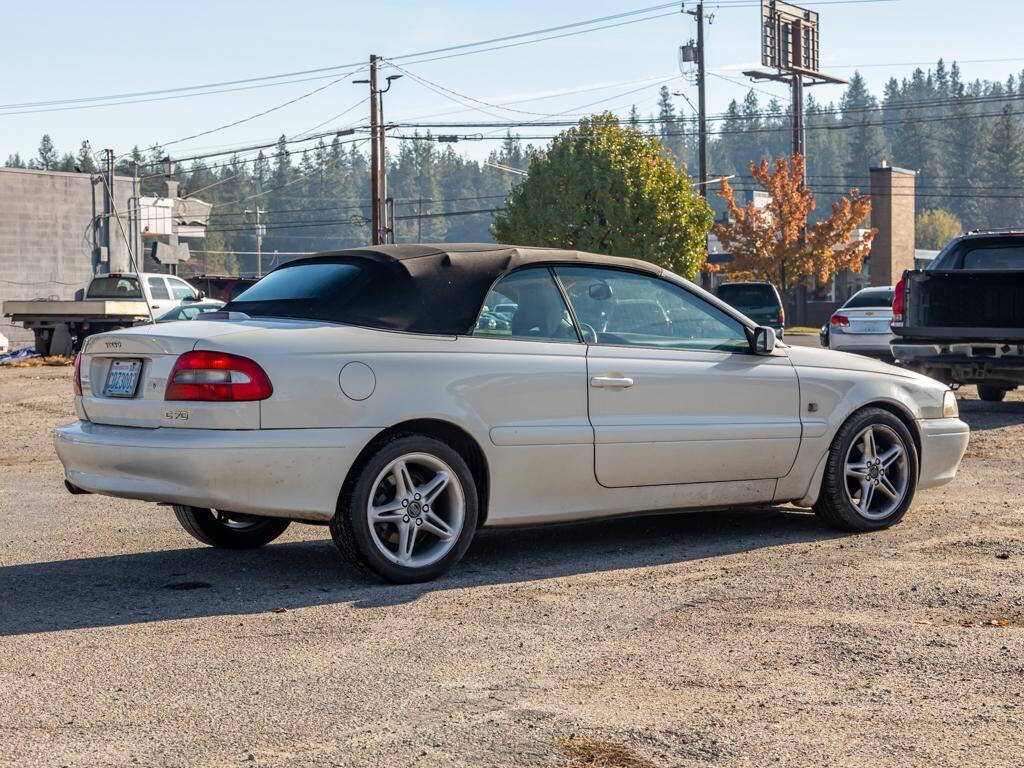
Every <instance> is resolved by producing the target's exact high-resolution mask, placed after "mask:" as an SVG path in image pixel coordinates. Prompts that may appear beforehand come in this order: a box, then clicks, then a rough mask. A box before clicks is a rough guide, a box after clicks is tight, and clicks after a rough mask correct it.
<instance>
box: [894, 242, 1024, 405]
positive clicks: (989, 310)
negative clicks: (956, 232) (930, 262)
mask: <svg viewBox="0 0 1024 768" xmlns="http://www.w3.org/2000/svg"><path fill="white" fill-rule="evenodd" d="M1018 259H1019V263H1020V266H1019V267H1018V268H1003V267H1009V266H1010V265H1013V266H1015V264H1016V261H1017V260H1018ZM975 265H976V266H975ZM972 266H973V267H974V268H972ZM992 266H998V267H1000V268H995V269H993V268H991V267H992ZM892 331H893V333H894V334H895V337H896V338H895V339H894V340H893V342H892V346H891V349H892V354H893V357H894V358H895V359H896V362H897V364H899V365H902V366H904V367H906V368H911V369H913V370H916V371H918V372H920V373H924V374H925V375H927V376H931V377H933V378H936V379H939V380H940V381H945V382H947V383H949V384H950V385H953V386H955V385H958V384H977V385H978V391H979V394H980V395H981V397H982V399H985V400H1001V399H1002V398H1003V396H1004V395H1005V393H1006V392H1007V391H1009V390H1011V389H1013V388H1014V387H1016V386H1018V385H1020V384H1024V237H1022V236H1021V234H1019V233H1016V232H1013V233H1009V232H1006V233H995V232H987V233H970V234H968V235H965V236H963V237H961V238H957V239H956V240H954V241H953V242H952V243H950V245H948V246H947V247H946V248H945V249H943V251H942V252H941V253H940V254H939V255H938V256H937V257H936V263H935V264H934V266H932V267H930V268H929V269H925V270H913V271H908V272H905V273H904V274H903V279H902V280H900V283H899V284H898V285H897V287H896V301H895V302H894V304H893V325H892Z"/></svg>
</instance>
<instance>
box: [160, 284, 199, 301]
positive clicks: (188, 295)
mask: <svg viewBox="0 0 1024 768" xmlns="http://www.w3.org/2000/svg"><path fill="white" fill-rule="evenodd" d="M166 280H167V287H168V288H170V290H171V299H172V301H171V306H174V307H178V306H181V305H182V304H183V303H184V302H185V301H195V300H196V299H197V298H198V295H197V294H196V289H195V288H193V287H192V286H191V285H189V284H188V283H186V282H185V281H184V280H182V279H181V278H179V277H168V278H166Z"/></svg>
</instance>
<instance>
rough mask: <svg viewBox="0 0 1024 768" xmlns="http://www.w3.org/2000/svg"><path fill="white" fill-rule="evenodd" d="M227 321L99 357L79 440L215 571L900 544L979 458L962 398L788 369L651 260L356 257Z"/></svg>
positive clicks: (886, 375)
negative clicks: (724, 510) (777, 540)
mask: <svg viewBox="0 0 1024 768" xmlns="http://www.w3.org/2000/svg"><path fill="white" fill-rule="evenodd" d="M206 318H207V319H197V320H193V321H190V322H178V323H167V324H160V325H148V326H141V327H136V328H131V329H129V330H122V331H117V332H112V333H104V334H99V335H96V336H93V337H91V338H89V339H88V340H87V343H86V345H85V348H84V349H83V351H82V354H81V355H80V357H79V360H78V363H77V366H76V371H75V390H76V397H75V408H76V410H77V414H78V417H79V420H78V421H77V422H76V423H74V424H72V425H69V426H67V427H62V428H60V429H58V430H57V433H56V446H57V453H58V454H59V456H60V458H61V461H62V462H63V463H64V467H65V470H66V477H67V485H68V487H69V489H70V490H72V491H73V492H92V493H101V494H108V495H111V496H120V497H125V498H131V499H142V500H145V501H152V502H158V503H160V504H165V505H171V506H172V507H173V509H174V512H175V514H176V515H177V517H178V519H179V521H180V522H181V524H182V526H184V528H185V530H186V531H188V532H189V533H190V534H192V535H193V536H194V537H196V538H197V539H199V540H200V541H203V542H205V543H207V544H211V545H214V546H220V547H235V548H238V547H257V546H261V545H263V544H266V543H267V542H269V541H271V540H273V539H274V538H276V537H277V536H279V535H280V534H281V533H282V531H284V530H285V528H286V527H287V526H288V525H289V523H290V522H292V521H296V522H305V523H320V524H330V529H331V533H332V535H333V538H334V541H335V542H336V543H337V545H338V548H339V549H340V551H341V552H342V554H343V555H344V556H345V557H346V558H348V559H350V560H351V561H353V562H354V563H356V564H357V565H359V566H362V567H365V568H369V569H370V570H372V571H373V572H375V573H377V574H378V575H380V576H382V577H383V578H385V579H389V580H391V581H396V582H409V581H421V580H425V579H430V578H433V577H436V576H438V575H439V574H441V573H443V572H444V571H445V570H447V569H448V568H450V567H451V566H452V565H454V564H455V563H456V562H457V561H458V560H459V558H460V557H462V555H463V554H464V553H465V551H466V549H467V548H468V547H469V544H470V541H471V539H472V537H473V534H474V532H475V531H476V529H477V528H479V527H480V526H483V525H489V526H503V525H522V524H531V523H546V522H558V521H567V520H579V519H583V518H592V517H600V516H605V515H620V514H625V513H631V512H640V511H651V510H676V509H684V508H697V507H700V508H708V507H725V506H732V505H741V504H768V503H784V502H792V503H794V504H796V505H799V506H803V507H811V506H813V507H814V509H815V510H816V511H817V512H818V514H819V515H820V516H821V518H822V519H823V520H824V521H825V522H827V523H828V524H830V525H833V526H837V527H840V528H843V529H846V530H872V529H878V528H884V527H886V526H889V525H892V524H893V523H896V522H897V521H899V520H900V519H901V518H902V517H903V515H904V513H905V512H906V511H907V509H908V507H909V506H910V504H911V502H912V500H913V498H914V491H915V489H916V488H924V487H929V486H935V485H940V484H942V483H945V482H948V481H949V480H951V479H952V478H953V476H954V474H955V473H956V470H957V467H958V466H959V464H960V459H961V457H962V456H963V453H964V450H965V449H966V446H967V440H968V428H967V425H966V424H964V423H963V422H962V421H960V420H959V418H958V413H957V405H956V400H955V398H954V397H953V393H952V392H950V390H949V389H948V388H946V387H945V386H944V385H942V384H940V383H938V382H936V381H933V380H931V379H928V378H925V377H923V376H919V375H916V374H913V373H909V372H907V371H904V370H900V369H898V368H894V367H892V366H889V365H885V364H883V363H880V362H877V361H874V360H870V359H867V358H864V357H858V356H853V355H846V354H842V353H838V352H832V351H828V350H817V349H805V348H798V347H788V346H784V345H782V344H777V343H776V342H775V336H774V332H773V331H772V330H771V329H770V328H763V327H757V326H756V325H754V323H752V322H751V321H750V320H748V319H747V318H746V317H744V316H743V315H741V314H739V313H738V312H736V311H735V310H733V309H731V308H730V307H729V306H727V305H726V304H724V303H722V302H721V301H719V300H718V299H716V298H715V297H713V296H712V295H710V294H708V293H706V292H704V291H702V290H700V289H699V288H697V287H696V286H694V285H692V284H691V283H689V282H687V281H686V280H683V279H682V278H679V277H677V276H675V275H673V274H671V273H669V272H666V271H665V270H663V269H661V268H659V267H656V266H653V265H651V264H648V263H646V262H642V261H635V260H630V259H620V258H615V257H609V256H596V255H592V254H586V253H580V252H576V251H560V250H549V249H536V248H517V247H511V246H504V245H457V246H451V245H444V246H430V245H400V246H381V247H373V248H360V249H353V250H346V251H340V252H336V253H330V254H324V255H321V256H317V257H314V258H308V259H303V260H300V261H295V262H291V263H289V264H287V265H285V266H283V267H281V268H279V269H277V270H276V271H274V272H272V273H271V274H269V275H268V276H267V277H265V278H264V279H263V280H262V281H260V282H259V283H257V284H256V285H254V286H253V287H251V288H250V289H249V290H247V291H246V292H245V293H243V294H242V295H241V296H239V297H238V298H237V299H236V300H235V301H233V302H231V303H230V304H228V305H227V307H226V308H225V311H223V312H218V313H214V314H211V315H207V316H206Z"/></svg>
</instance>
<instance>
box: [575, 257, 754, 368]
mask: <svg viewBox="0 0 1024 768" xmlns="http://www.w3.org/2000/svg"><path fill="white" fill-rule="evenodd" d="M555 273H556V274H557V276H558V280H559V281H560V282H561V284H562V287H563V288H564V289H565V292H566V294H567V295H568V296H569V301H570V303H571V304H572V308H573V311H574V312H575V313H576V318H577V319H578V320H579V322H580V325H581V332H582V333H583V337H584V338H585V339H588V340H592V339H596V343H597V344H609V345H627V346H643V347H660V348H665V349H697V350H715V351H727V352H747V351H748V350H749V349H750V347H749V344H748V342H747V334H746V331H745V329H744V327H743V325H742V324H741V323H740V322H739V321H738V320H735V319H733V318H732V317H730V316H729V315H727V314H726V313H725V312H722V311H721V310H720V309H718V308H717V307H715V306H713V305H711V304H709V303H708V302H706V301H704V300H703V299H701V298H699V297H698V296H695V295H694V294H692V293H690V292H689V291H687V290H686V289H684V288H682V287H680V286H678V285H676V284H675V283H670V282H669V281H667V280H662V279H660V278H657V277H652V276H650V275H640V274H637V273H635V272H625V271H622V270H616V269H604V268H601V267H557V268H556V269H555Z"/></svg>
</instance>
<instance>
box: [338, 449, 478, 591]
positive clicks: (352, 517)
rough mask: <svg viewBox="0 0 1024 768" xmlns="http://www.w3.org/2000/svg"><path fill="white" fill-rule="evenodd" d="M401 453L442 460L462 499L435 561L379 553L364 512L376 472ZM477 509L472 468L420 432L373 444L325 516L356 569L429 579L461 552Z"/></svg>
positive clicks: (403, 580) (405, 579)
mask: <svg viewBox="0 0 1024 768" xmlns="http://www.w3.org/2000/svg"><path fill="white" fill-rule="evenodd" d="M406 454H428V455H430V456H433V457H436V458H437V459H439V460H440V461H441V462H443V463H444V464H447V465H448V467H449V468H450V469H451V470H452V471H453V472H454V473H455V475H456V476H457V478H458V481H459V483H460V484H461V490H462V497H463V503H464V514H463V521H462V530H461V531H460V532H459V534H458V536H457V537H455V543H454V544H453V545H452V546H451V549H450V550H448V552H447V554H445V555H444V556H443V557H441V558H440V559H438V560H437V562H434V563H431V564H429V565H425V566H421V567H410V566H404V565H400V564H398V563H395V562H392V561H391V560H389V559H388V558H387V557H385V556H384V555H383V554H382V553H381V552H380V551H379V549H378V547H377V544H376V543H375V542H374V533H373V532H371V530H370V521H369V519H368V516H367V514H366V510H367V507H368V505H369V503H370V494H371V493H373V492H374V484H375V483H376V481H377V479H378V477H379V476H380V474H381V473H382V472H383V471H384V470H385V469H386V468H387V467H388V465H390V464H391V463H392V462H393V461H395V460H396V459H399V458H400V457H402V456H404V455H406ZM438 498H440V497H438ZM478 509H479V500H478V497H477V488H476V482H475V481H474V480H473V473H472V472H471V471H470V469H469V466H468V465H467V464H466V461H465V459H463V458H462V456H461V455H460V454H459V452H458V451H456V450H455V449H454V448H452V447H451V446H450V445H448V444H447V443H444V442H441V441H440V440H437V439H435V438H433V437H427V436H426V435H417V434H412V435H397V436H395V437H391V438H389V439H387V440H385V441H383V442H382V443H381V444H380V445H378V446H376V448H375V449H374V450H373V452H372V453H371V454H370V455H369V456H368V458H367V459H366V460H365V461H363V462H362V463H361V464H360V465H359V466H357V467H356V468H355V471H354V472H352V473H351V476H350V477H349V480H348V481H347V482H346V483H345V486H344V487H343V488H342V491H341V495H340V497H339V499H338V509H337V511H336V512H335V514H334V517H333V518H331V524H330V528H331V537H332V538H333V539H334V543H335V545H336V546H337V547H338V551H339V552H341V555H342V557H343V558H344V559H345V560H346V561H347V562H348V563H349V564H350V565H352V566H354V567H356V568H358V569H360V570H362V571H366V572H369V573H372V574H375V575H376V576H379V577H380V578H382V579H384V580H385V581H390V582H392V583H395V584H414V583H418V582H423V581H430V580H432V579H436V578H437V577H438V576H440V575H441V574H443V573H445V572H447V571H448V570H449V569H451V568H452V567H453V566H454V565H455V564H456V563H457V562H459V560H461V559H462V556H463V555H464V554H466V550H467V549H469V545H470V543H471V542H472V540H473V534H474V532H475V531H476V523H477V516H478Z"/></svg>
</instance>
